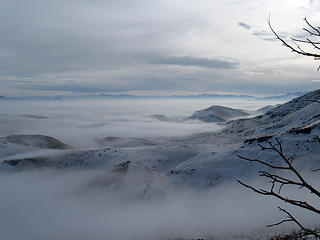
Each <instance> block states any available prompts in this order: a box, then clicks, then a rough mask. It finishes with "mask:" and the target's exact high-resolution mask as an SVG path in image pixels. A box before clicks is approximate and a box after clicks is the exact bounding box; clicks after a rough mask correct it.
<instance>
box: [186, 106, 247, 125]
mask: <svg viewBox="0 0 320 240" xmlns="http://www.w3.org/2000/svg"><path fill="white" fill-rule="evenodd" d="M248 115H249V114H248V113H246V112H245V111H243V110H240V109H233V108H229V107H223V106H216V105H213V106H211V107H209V108H206V109H203V110H200V111H197V112H195V113H194V114H193V115H192V116H191V117H189V118H188V119H198V120H201V121H203V122H226V121H228V120H230V119H233V118H239V117H245V116H248Z"/></svg>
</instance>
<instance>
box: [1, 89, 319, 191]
mask: <svg viewBox="0 0 320 240" xmlns="http://www.w3.org/2000/svg"><path fill="white" fill-rule="evenodd" d="M308 99H314V100H320V90H316V91H313V92H310V93H308V94H306V95H304V96H302V97H299V98H296V99H293V100H292V101H290V102H288V103H285V104H283V105H280V106H277V107H275V108H273V109H271V110H269V111H268V112H266V113H265V114H263V115H259V116H256V117H253V118H245V119H238V120H232V121H229V122H227V123H226V124H225V127H224V129H223V130H220V131H213V132H206V133H200V134H195V135H192V136H189V137H184V138H176V139H168V140H166V141H161V142H160V141H156V140H152V139H140V138H117V137H106V138H104V139H102V140H100V141H101V143H102V145H103V146H104V147H103V148H99V149H72V150H62V152H59V154H53V155H49V156H48V155H41V154H39V153H37V154H34V155H32V154H30V155H29V156H28V157H17V158H14V157H12V155H11V156H8V157H7V159H6V158H5V157H3V158H2V159H3V161H2V162H1V163H0V168H1V169H2V170H3V171H6V170H9V169H11V170H16V169H19V170H23V169H33V168H58V169H70V168H71V169H95V168H101V169H105V170H106V171H109V172H112V173H114V174H124V173H125V174H128V173H130V172H141V174H147V175H148V176H150V177H148V178H146V180H145V181H146V182H145V183H144V184H145V186H147V187H145V188H143V190H141V191H143V194H144V195H147V194H148V192H149V193H150V194H151V192H153V189H155V188H156V186H157V187H158V183H159V181H169V182H171V183H173V184H174V185H175V186H176V187H179V188H181V187H182V186H188V187H190V186H192V187H197V188H208V187H212V186H215V185H217V184H219V183H221V182H225V181H234V180H235V179H238V178H246V177H250V176H252V175H254V174H256V172H257V170H258V169H260V168H261V167H260V166H259V165H255V164H249V163H247V162H245V161H243V160H240V159H239V158H238V157H237V155H238V154H239V155H242V156H247V157H257V158H260V159H262V160H265V161H277V158H276V156H275V154H274V153H271V152H267V151H261V150H260V148H259V146H258V144H266V140H270V141H274V140H275V137H277V138H278V139H279V140H280V141H281V142H282V143H283V148H284V151H285V153H286V154H288V155H293V156H294V159H295V163H296V164H297V166H298V167H303V168H306V169H311V168H314V167H319V166H320V162H319V161H320V160H319V159H318V157H317V156H318V154H319V153H320V148H319V144H320V139H319V133H320V104H318V103H315V102H311V101H308ZM219 109H221V108H218V107H216V106H215V107H214V108H213V111H215V112H218V113H219V114H220V115H219V116H220V117H224V119H226V117H227V116H226V115H227V114H226V113H228V114H229V115H228V116H230V117H232V118H233V117H236V116H238V115H237V114H238V113H239V114H241V111H240V112H238V110H236V112H234V111H233V110H230V111H229V110H226V108H222V110H223V111H224V112H223V111H222V112H223V113H221V112H219V111H218V110H219ZM232 113H237V114H232ZM11 138H12V137H7V138H2V139H1V141H6V142H8V144H15V145H17V146H18V145H19V144H20V145H19V146H23V147H29V145H30V144H29V142H31V143H32V144H31V145H33V146H35V147H47V148H49V147H56V146H60V147H61V148H64V145H63V144H61V143H59V142H56V141H54V140H52V139H50V138H48V137H40V136H37V137H34V136H33V137H32V138H31V140H30V141H29V139H28V138H27V137H26V136H20V137H19V136H16V137H14V139H15V140H14V141H11V143H9V140H10V139H11ZM20 138H21V139H20ZM8 139H9V140H8ZM49 139H50V140H49ZM45 140H48V141H45ZM43 141H45V142H46V144H44V143H43ZM57 141H58V140H57ZM12 142H14V143H12ZM52 142H53V143H54V144H53V143H52ZM49 143H50V144H49ZM58 143H59V144H58ZM52 144H53V145H52ZM3 145H4V144H2V146H3ZM9 146H11V145H9ZM7 154H8V151H7ZM141 193H142V192H141Z"/></svg>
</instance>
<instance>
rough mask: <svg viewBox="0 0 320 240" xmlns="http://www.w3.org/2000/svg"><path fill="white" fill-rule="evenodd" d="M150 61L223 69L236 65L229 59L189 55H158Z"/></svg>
mask: <svg viewBox="0 0 320 240" xmlns="http://www.w3.org/2000/svg"><path fill="white" fill-rule="evenodd" d="M151 63H155V64H164V65H177V66H192V67H203V68H225V69H231V68H236V66H237V65H238V63H236V62H231V61H223V60H218V59H208V58H197V57H191V56H183V57H177V56H172V57H159V58H157V59H154V60H153V61H151Z"/></svg>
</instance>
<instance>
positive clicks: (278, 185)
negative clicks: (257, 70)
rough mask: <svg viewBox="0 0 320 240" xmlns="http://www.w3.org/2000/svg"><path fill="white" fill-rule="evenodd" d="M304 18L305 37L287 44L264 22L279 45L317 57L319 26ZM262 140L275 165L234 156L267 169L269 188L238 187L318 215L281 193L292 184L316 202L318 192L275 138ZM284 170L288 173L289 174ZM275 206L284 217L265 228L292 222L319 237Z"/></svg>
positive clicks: (319, 196) (314, 209)
mask: <svg viewBox="0 0 320 240" xmlns="http://www.w3.org/2000/svg"><path fill="white" fill-rule="evenodd" d="M304 21H305V23H306V25H307V27H306V28H303V30H304V32H305V33H306V37H305V38H294V37H291V38H290V40H291V42H290V43H289V41H288V40H285V39H284V38H282V37H280V35H279V34H278V33H277V32H276V31H275V30H274V29H273V27H272V25H271V22H270V18H269V19H268V24H269V27H270V29H271V31H272V32H273V34H274V35H275V37H276V38H277V39H278V40H279V41H280V42H282V44H283V46H285V47H287V48H289V49H290V50H291V51H292V52H294V53H297V54H300V55H303V56H308V57H313V58H314V59H315V60H320V27H315V26H313V25H312V24H310V23H309V21H308V20H307V19H306V18H304ZM317 38H318V40H317ZM319 69H320V66H319V67H318V70H319ZM308 101H311V102H317V103H320V101H319V100H314V99H308ZM266 142H267V145H266V146H263V145H261V144H259V146H260V148H261V150H262V151H264V150H266V151H271V152H274V153H276V155H277V157H278V158H279V160H280V163H281V164H279V165H276V164H273V163H272V162H271V163H270V162H268V161H264V160H261V159H252V158H247V157H244V156H240V155H238V157H239V158H241V159H242V160H245V161H249V162H255V163H258V164H260V165H262V166H264V167H266V168H267V169H270V171H268V170H267V171H259V174H260V176H261V177H263V178H266V179H267V180H268V181H269V182H270V186H269V188H268V189H263V188H257V187H253V186H252V185H249V184H246V183H244V182H242V181H240V180H238V182H239V183H240V184H241V185H242V186H244V187H246V188H249V189H251V190H253V191H254V192H256V193H258V194H260V195H264V196H272V197H275V198H277V199H279V200H281V201H283V202H285V203H288V204H290V205H292V206H295V207H298V208H302V209H305V210H307V211H310V212H312V213H315V214H320V209H319V208H317V207H316V206H314V205H313V204H310V203H308V202H307V201H305V200H300V199H293V198H291V197H288V196H287V195H286V194H285V193H283V191H282V189H283V188H285V187H296V188H297V191H299V190H302V189H307V190H308V191H309V192H310V193H311V194H312V195H313V196H314V197H315V198H316V199H318V200H319V202H320V191H319V190H318V189H316V188H315V187H314V186H312V185H311V184H310V183H309V182H308V181H307V180H306V179H305V178H304V177H303V176H302V173H300V171H299V170H298V169H297V168H296V167H295V166H294V164H293V161H294V158H293V156H287V155H286V154H285V152H284V151H283V147H282V144H281V142H280V141H279V140H278V139H277V138H276V139H275V141H274V142H271V141H270V140H266ZM312 171H320V169H314V170H312ZM288 173H291V175H290V174H288ZM288 176H291V177H288ZM278 209H279V211H280V212H282V213H284V214H285V215H286V217H287V218H286V219H284V220H282V221H280V222H277V223H275V224H270V225H269V226H268V227H272V226H276V225H280V224H283V223H286V222H293V223H295V224H297V225H298V226H299V227H300V229H301V233H302V235H300V237H301V236H313V237H315V238H317V239H320V231H319V230H317V229H310V228H308V227H305V226H304V225H303V224H302V223H301V222H300V221H299V220H298V219H297V218H296V217H294V216H293V215H292V214H291V213H290V212H289V211H287V210H286V209H284V208H281V207H278Z"/></svg>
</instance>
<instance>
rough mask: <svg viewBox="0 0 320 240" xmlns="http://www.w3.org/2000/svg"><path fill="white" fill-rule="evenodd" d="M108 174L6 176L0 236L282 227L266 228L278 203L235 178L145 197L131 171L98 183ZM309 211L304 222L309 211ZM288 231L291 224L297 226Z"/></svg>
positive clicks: (263, 232)
mask: <svg viewBox="0 0 320 240" xmlns="http://www.w3.org/2000/svg"><path fill="white" fill-rule="evenodd" d="M107 174H108V173H107V172H105V171H102V170H94V171H30V172H24V173H12V174H3V175H1V176H0V187H1V189H2V190H3V191H2V194H1V195H0V213H1V217H0V229H1V231H0V238H1V239H25V240H29V239H30V240H37V239H49V240H51V239H92V240H100V239H119V240H125V239H141V240H147V239H148V240H151V239H163V240H165V239H175V238H179V237H180V238H185V239H194V238H209V237H213V238H223V239H228V237H231V236H232V237H234V236H242V237H245V236H251V237H254V236H256V237H262V236H264V237H266V236H269V235H272V234H275V233H276V232H277V231H279V228H278V229H277V228H272V229H266V228H265V226H266V225H267V224H270V223H274V222H275V221H278V220H280V219H282V218H283V217H284V216H283V215H281V214H279V213H278V212H277V210H276V207H275V206H277V204H279V203H278V202H276V201H274V200H273V199H272V198H265V197H261V196H258V195H256V194H254V193H252V192H250V191H248V190H247V189H244V188H242V187H241V186H240V185H238V184H235V183H228V184H227V183H226V184H224V185H221V186H220V187H217V188H215V189H212V190H209V191H197V190H194V189H183V190H182V189H175V188H174V187H172V186H170V185H169V184H168V183H166V184H164V185H163V189H164V187H165V189H166V192H165V193H164V195H162V197H161V198H159V197H157V198H143V197H138V196H137V195H135V194H134V193H133V192H134V191H133V190H132V188H134V189H137V187H138V186H139V184H137V182H136V181H135V180H136V179H135V178H133V176H131V179H130V181H126V182H123V183H122V184H123V185H122V187H121V189H116V188H114V186H108V187H107V186H105V185H103V184H99V181H97V179H100V181H101V178H102V177H106V176H107ZM128 180H129V179H128ZM100 183H101V182H100ZM258 183H259V181H255V184H258ZM162 184H163V183H162ZM303 216H304V219H305V218H306V217H307V214H304V215H303ZM309 218H310V219H312V216H310V217H309ZM284 228H285V229H287V230H288V229H293V225H286V226H285V227H282V230H283V229H284Z"/></svg>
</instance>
